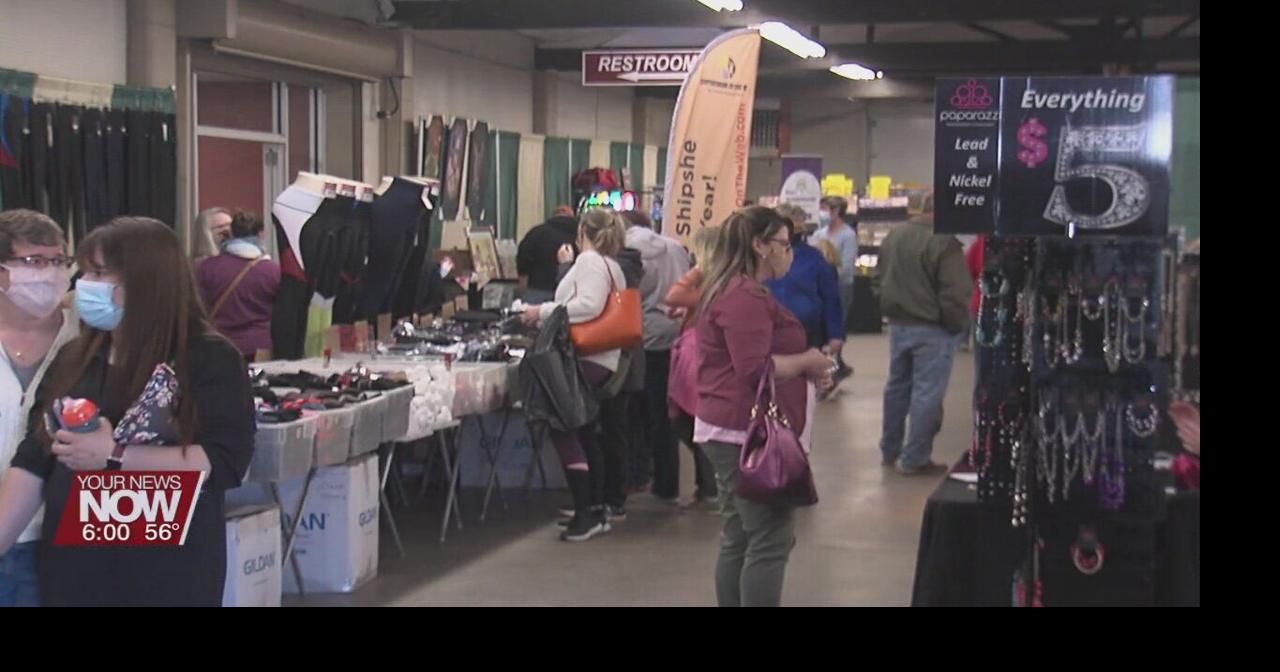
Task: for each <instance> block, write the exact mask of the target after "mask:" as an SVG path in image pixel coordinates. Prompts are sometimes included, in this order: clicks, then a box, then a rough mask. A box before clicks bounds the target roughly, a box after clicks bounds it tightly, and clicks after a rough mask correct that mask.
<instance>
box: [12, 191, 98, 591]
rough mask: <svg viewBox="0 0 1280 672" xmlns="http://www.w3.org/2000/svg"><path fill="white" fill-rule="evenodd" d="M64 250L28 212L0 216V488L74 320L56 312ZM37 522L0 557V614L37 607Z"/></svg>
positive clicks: (63, 282) (63, 284)
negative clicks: (5, 610)
mask: <svg viewBox="0 0 1280 672" xmlns="http://www.w3.org/2000/svg"><path fill="white" fill-rule="evenodd" d="M66 248H67V243H66V240H65V239H64V238H63V236H62V229H60V228H59V227H58V225H57V223H55V222H54V221H53V220H52V219H49V218H48V217H46V216H45V215H42V214H40V213H38V212H34V211H31V210H6V211H4V212H0V480H2V479H3V478H4V476H5V474H6V472H8V471H9V462H10V461H11V460H12V459H13V454H14V452H15V451H17V449H18V444H19V443H21V442H22V439H23V438H24V437H25V436H26V435H27V418H28V416H29V415H30V414H31V408H32V406H33V405H34V404H35V398H36V395H35V391H36V388H38V387H39V386H40V382H41V381H42V380H43V379H44V376H45V373H46V372H47V371H48V370H49V365H50V363H52V362H53V359H54V357H55V356H57V354H58V351H59V350H61V349H62V346H64V345H66V344H67V343H69V342H70V341H71V340H72V339H74V338H75V337H76V336H78V335H79V334H80V320H79V318H77V317H76V316H75V315H74V314H73V313H72V311H70V310H64V309H62V308H60V307H59V305H58V304H59V302H60V301H61V299H62V296H63V295H64V294H65V293H66V291H67V286H68V285H69V284H70V283H69V281H70V277H71V273H70V271H69V270H68V269H69V267H70V266H71V259H70V258H68V257H67V253H66ZM42 519H43V514H37V515H36V516H35V518H34V519H33V520H32V521H31V524H30V525H28V526H27V528H26V529H25V530H23V531H22V533H21V536H19V537H18V539H17V543H16V544H14V546H13V547H12V548H10V549H9V551H8V552H4V553H0V607H37V606H40V594H39V593H40V591H39V588H38V587H37V585H36V546H37V545H38V544H39V540H40V523H41V520H42Z"/></svg>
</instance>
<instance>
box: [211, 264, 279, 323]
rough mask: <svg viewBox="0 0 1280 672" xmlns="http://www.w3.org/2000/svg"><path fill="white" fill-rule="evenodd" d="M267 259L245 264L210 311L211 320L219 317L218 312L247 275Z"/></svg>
mask: <svg viewBox="0 0 1280 672" xmlns="http://www.w3.org/2000/svg"><path fill="white" fill-rule="evenodd" d="M265 258H266V257H258V258H257V259H254V260H253V261H250V262H249V263H247V264H245V266H244V268H242V269H240V273H239V274H238V275H236V277H235V279H234V280H232V281H231V284H230V285H227V288H226V289H225V290H223V292H222V296H219V297H218V300H217V301H216V302H215V303H214V304H213V309H212V310H210V311H209V319H210V320H212V319H213V318H215V317H217V316H218V311H220V310H222V304H224V303H226V302H227V299H229V298H231V293H232V292H234V291H236V287H239V286H240V282H241V281H242V280H244V278H245V276H246V275H249V271H251V270H253V267H254V266H257V265H258V262H260V261H262V260H263V259H265Z"/></svg>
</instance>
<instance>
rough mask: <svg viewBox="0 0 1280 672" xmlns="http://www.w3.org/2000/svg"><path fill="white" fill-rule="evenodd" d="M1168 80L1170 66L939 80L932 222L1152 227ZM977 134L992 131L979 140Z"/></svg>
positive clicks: (1165, 213) (1160, 198) (978, 227)
mask: <svg viewBox="0 0 1280 672" xmlns="http://www.w3.org/2000/svg"><path fill="white" fill-rule="evenodd" d="M1173 83H1174V82H1173V78H1172V77H1031V78H1025V77H1006V78H1002V79H994V78H986V79H983V78H967V79H962V80H954V79H952V80H939V82H938V90H937V96H938V102H937V109H938V120H937V124H938V125H937V129H938V130H937V141H936V151H935V166H936V168H935V192H936V194H937V196H936V210H937V212H936V215H935V230H937V231H938V232H940V233H991V232H992V231H995V232H997V233H999V234H1001V235H1053V234H1067V233H1076V234H1100V235H1163V234H1164V233H1165V232H1166V231H1167V230H1168V222H1169V182H1170V178H1169V165H1170V158H1171V155H1172V149H1173V88H1174V87H1173ZM989 103H990V104H989ZM988 136H994V137H990V138H989V139H990V142H985V143H984V140H987V139H988Z"/></svg>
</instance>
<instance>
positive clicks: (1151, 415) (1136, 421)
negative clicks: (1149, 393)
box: [1124, 404, 1160, 439]
mask: <svg viewBox="0 0 1280 672" xmlns="http://www.w3.org/2000/svg"><path fill="white" fill-rule="evenodd" d="M1147 409H1148V413H1147V414H1146V416H1145V417H1138V415H1137V414H1136V413H1134V408H1133V404H1128V405H1127V406H1125V409H1124V417H1125V421H1126V422H1127V424H1128V425H1129V431H1131V432H1133V435H1134V436H1136V437H1138V438H1139V439H1147V438H1150V437H1152V436H1154V435H1155V433H1156V429H1157V428H1158V427H1159V426H1160V409H1158V408H1156V407H1155V404H1148V405H1147Z"/></svg>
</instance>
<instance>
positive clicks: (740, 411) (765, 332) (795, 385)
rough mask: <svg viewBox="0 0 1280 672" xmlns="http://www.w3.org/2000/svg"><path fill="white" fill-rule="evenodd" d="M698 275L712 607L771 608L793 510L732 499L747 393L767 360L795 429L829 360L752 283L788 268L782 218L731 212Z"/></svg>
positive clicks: (700, 417) (699, 422) (761, 211)
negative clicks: (712, 521)
mask: <svg viewBox="0 0 1280 672" xmlns="http://www.w3.org/2000/svg"><path fill="white" fill-rule="evenodd" d="M719 250H720V253H719V254H718V255H717V256H716V258H715V260H714V261H713V262H712V266H711V268H709V269H708V270H707V275H706V279H705V281H704V283H703V296H702V302H701V303H700V304H699V306H698V315H697V322H696V325H697V326H696V327H695V328H696V329H697V336H698V346H699V349H700V351H701V355H702V359H701V361H700V363H699V366H698V383H697V389H698V402H697V409H696V416H697V417H696V418H695V420H694V440H695V441H697V442H698V443H699V445H701V446H702V448H703V450H705V451H706V453H707V456H708V457H710V458H711V462H712V464H714V465H715V470H716V481H717V482H718V484H719V489H720V496H721V500H720V501H721V511H722V514H723V515H724V518H725V524H724V533H723V535H722V536H721V546H720V558H719V560H718V562H717V564H716V599H717V601H718V602H719V604H720V606H722V607H737V606H747V607H751V606H778V605H779V604H780V603H781V601H782V581H783V577H784V576H785V574H786V569H787V558H788V557H789V556H790V554H791V549H792V547H794V546H795V526H794V522H793V512H794V509H793V508H791V507H773V506H767V505H764V504H759V503H756V502H752V501H748V500H744V499H742V498H741V497H738V496H737V494H736V489H737V480H738V458H739V456H740V455H741V452H742V444H743V442H744V441H745V440H746V429H747V424H748V422H749V421H750V419H751V407H752V406H753V405H754V404H755V396H756V387H757V385H758V384H759V382H760V379H761V377H762V376H764V374H765V371H766V368H767V366H768V364H769V363H770V361H771V360H772V363H773V367H774V372H775V373H774V375H775V377H776V380H777V382H778V399H777V402H778V406H779V408H780V409H781V411H782V412H783V413H784V414H785V415H786V417H787V419H788V420H789V421H790V423H791V427H792V428H793V429H794V430H795V431H796V432H797V433H801V432H803V431H804V425H805V422H806V416H807V413H806V410H807V404H808V399H809V387H808V384H809V383H810V382H812V383H816V384H817V385H819V386H820V387H822V388H824V389H826V388H830V386H831V371H832V367H833V362H832V361H831V360H830V359H828V358H827V357H826V355H823V354H822V352H820V351H819V350H817V349H815V348H809V347H808V339H807V337H806V336H805V331H804V326H802V325H801V324H800V322H799V321H798V320H797V319H796V318H795V316H793V315H792V314H791V312H790V311H788V310H787V309H786V308H785V307H783V306H782V305H781V304H779V303H778V302H777V301H776V300H774V298H773V297H772V296H771V295H770V294H769V291H768V290H767V289H765V287H764V285H763V284H762V283H763V282H764V281H766V280H772V279H775V278H781V277H783V276H785V275H786V274H787V271H788V270H790V268H791V260H792V256H791V238H790V235H789V233H788V228H787V221H786V220H785V219H783V217H782V216H781V215H779V214H778V213H777V212H776V211H774V210H772V209H770V208H763V207H750V208H746V209H744V210H740V211H739V212H737V213H735V214H734V215H733V216H731V217H730V218H729V220H728V221H727V222H725V225H724V228H723V230H722V231H721V234H720V245H719Z"/></svg>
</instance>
